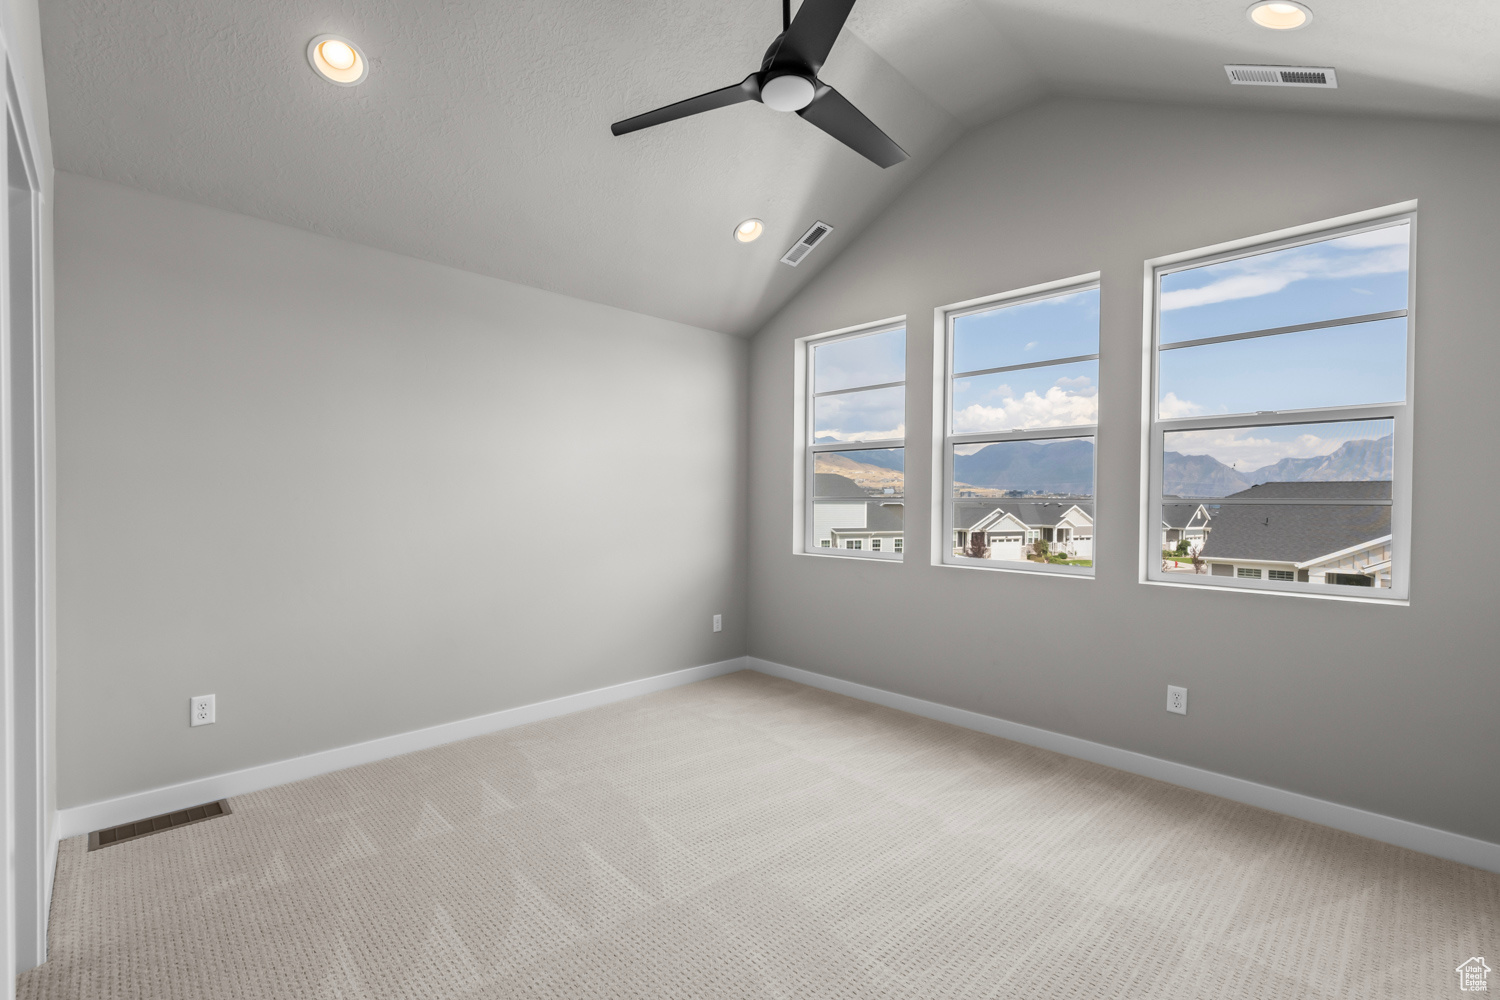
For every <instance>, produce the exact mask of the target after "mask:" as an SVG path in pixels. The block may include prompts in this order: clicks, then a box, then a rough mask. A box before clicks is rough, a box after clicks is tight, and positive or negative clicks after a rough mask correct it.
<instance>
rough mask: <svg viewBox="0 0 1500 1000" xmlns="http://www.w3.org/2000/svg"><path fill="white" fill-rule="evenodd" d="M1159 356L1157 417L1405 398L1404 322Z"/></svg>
mask: <svg viewBox="0 0 1500 1000" xmlns="http://www.w3.org/2000/svg"><path fill="white" fill-rule="evenodd" d="M1160 357H1161V368H1160V389H1161V399H1160V401H1159V404H1158V405H1159V407H1160V409H1159V412H1160V414H1161V416H1162V418H1163V419H1171V418H1173V417H1191V416H1200V415H1204V414H1215V413H1255V412H1258V411H1260V410H1292V409H1304V408H1310V407H1317V406H1353V405H1358V404H1361V403H1393V402H1400V401H1402V400H1404V399H1405V398H1406V320H1405V319H1389V320H1382V321H1380V322H1378V323H1360V324H1357V325H1354V326H1339V327H1334V328H1332V329H1327V330H1309V331H1307V332H1305V333H1285V334H1280V335H1278V336H1274V337H1256V338H1254V339H1253V340H1232V341H1229V342H1228V343H1222V344H1204V345H1202V346H1200V347H1184V348H1181V349H1179V350H1175V351H1162V352H1161V355H1160ZM1007 374H1010V373H1007ZM989 377H991V378H993V377H994V376H989ZM976 381H977V380H976Z"/></svg>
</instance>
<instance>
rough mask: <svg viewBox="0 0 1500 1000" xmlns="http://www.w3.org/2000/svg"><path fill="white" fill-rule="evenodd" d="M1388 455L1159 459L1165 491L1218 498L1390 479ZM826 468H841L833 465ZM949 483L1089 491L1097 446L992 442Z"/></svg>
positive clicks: (878, 463) (852, 455)
mask: <svg viewBox="0 0 1500 1000" xmlns="http://www.w3.org/2000/svg"><path fill="white" fill-rule="evenodd" d="M1392 454H1393V449H1392V437H1391V435H1389V434H1387V435H1386V436H1385V437H1382V438H1376V439H1374V440H1369V439H1366V440H1362V441H1345V442H1344V443H1343V444H1341V445H1339V447H1338V448H1336V449H1335V450H1334V451H1332V452H1330V453H1329V454H1327V455H1315V456H1313V457H1312V458H1283V459H1282V460H1281V461H1279V462H1276V463H1274V464H1271V465H1264V466H1261V467H1260V468H1258V469H1255V470H1252V471H1249V472H1241V471H1239V470H1237V469H1234V468H1231V467H1230V466H1227V465H1225V464H1224V463H1223V462H1221V461H1219V460H1218V459H1216V458H1214V457H1213V456H1212V455H1184V454H1182V453H1180V452H1175V451H1169V452H1167V453H1166V454H1165V455H1163V456H1162V457H1163V463H1162V473H1163V475H1162V479H1163V483H1162V492H1163V493H1166V494H1168V495H1172V496H1201V497H1222V496H1228V495H1229V494H1231V493H1238V492H1239V491H1240V490H1248V489H1249V488H1250V487H1252V486H1256V485H1258V484H1260V483H1298V482H1304V483H1305V482H1351V481H1366V480H1372V479H1390V478H1391V462H1392ZM840 457H841V458H842V459H844V460H845V461H846V462H847V461H848V460H851V459H852V460H854V461H856V462H857V463H859V464H861V465H863V466H874V467H876V468H879V469H893V470H898V471H899V470H901V469H902V466H903V463H904V460H905V455H904V454H903V452H902V451H901V450H900V449H889V450H881V451H858V452H845V453H843V455H842V456H840ZM851 467H852V464H851ZM826 471H830V472H832V471H838V470H835V469H833V468H832V467H830V468H828V469H827V470H826ZM871 471H874V470H871ZM953 478H954V479H955V480H956V481H957V482H959V483H964V484H968V485H971V486H981V487H987V488H990V489H997V490H1017V491H1019V492H1022V493H1092V492H1093V483H1094V443H1093V442H1092V441H1089V440H1087V439H1085V438H1074V439H1070V440H1066V441H1047V442H1038V441H1014V442H1009V441H1008V442H1004V443H1002V444H1000V445H989V446H987V447H984V448H981V449H979V450H978V451H976V452H975V453H974V454H972V455H955V456H954V458H953Z"/></svg>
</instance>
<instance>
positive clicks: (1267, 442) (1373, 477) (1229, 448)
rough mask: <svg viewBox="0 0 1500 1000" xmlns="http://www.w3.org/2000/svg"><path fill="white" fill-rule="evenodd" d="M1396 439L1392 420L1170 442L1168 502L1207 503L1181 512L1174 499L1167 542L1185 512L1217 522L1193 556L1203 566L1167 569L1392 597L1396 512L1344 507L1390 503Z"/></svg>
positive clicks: (1168, 508)
mask: <svg viewBox="0 0 1500 1000" xmlns="http://www.w3.org/2000/svg"><path fill="white" fill-rule="evenodd" d="M1393 430H1394V421H1392V420H1360V421H1345V422H1342V423H1328V424H1302V425H1283V426H1277V427H1254V428H1237V429H1226V430H1217V431H1183V432H1178V433H1172V434H1167V435H1165V439H1166V441H1165V454H1164V456H1163V469H1164V471H1165V483H1166V489H1167V492H1168V493H1169V494H1173V493H1175V494H1177V495H1178V496H1189V497H1192V496H1197V497H1202V498H1205V499H1204V502H1203V503H1201V504H1180V503H1174V502H1173V499H1174V498H1173V497H1171V496H1168V497H1167V500H1166V502H1165V503H1164V504H1163V505H1162V506H1163V510H1162V521H1163V532H1164V533H1166V532H1167V531H1169V530H1171V527H1172V526H1173V525H1174V524H1175V523H1176V520H1180V519H1181V517H1182V515H1183V513H1184V512H1185V511H1187V510H1193V511H1197V510H1198V509H1199V508H1200V507H1201V508H1202V509H1203V510H1204V511H1206V512H1207V514H1208V518H1209V520H1208V524H1207V525H1206V532H1205V535H1206V540H1205V541H1203V542H1202V544H1201V545H1199V544H1198V542H1197V540H1196V538H1195V540H1194V542H1193V543H1192V546H1191V547H1192V548H1194V549H1196V550H1197V551H1198V556H1199V558H1198V559H1197V560H1189V561H1177V560H1174V561H1172V563H1171V565H1169V566H1165V567H1164V568H1165V569H1166V570H1167V571H1168V572H1180V573H1190V574H1205V575H1210V576H1220V577H1233V578H1235V579H1255V580H1260V579H1266V580H1274V581H1278V582H1297V583H1312V584H1319V585H1328V586H1351V587H1390V585H1391V556H1392V548H1391V507H1390V505H1389V504H1381V503H1349V502H1344V503H1341V502H1340V501H1358V500H1363V501H1382V500H1389V499H1390V498H1391V472H1392V466H1393V457H1394V456H1393V454H1392V447H1391V441H1392V436H1391V435H1392V431H1393ZM1214 498H1221V499H1222V500H1223V501H1236V500H1237V501H1242V502H1239V503H1235V502H1215V499H1214ZM1247 500H1248V501H1255V502H1250V503H1246V502H1243V501H1247ZM1278 500H1283V501H1288V502H1286V503H1277V502H1276V501H1278ZM1312 501H1322V502H1312ZM1174 518H1175V519H1176V520H1174ZM1262 571H1264V572H1262Z"/></svg>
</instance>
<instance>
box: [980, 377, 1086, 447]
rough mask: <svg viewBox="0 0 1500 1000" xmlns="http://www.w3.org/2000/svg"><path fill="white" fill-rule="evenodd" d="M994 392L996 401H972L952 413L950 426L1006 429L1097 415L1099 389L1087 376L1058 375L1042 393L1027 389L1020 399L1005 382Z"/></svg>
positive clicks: (1063, 422) (1059, 424)
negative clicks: (1002, 390)
mask: <svg viewBox="0 0 1500 1000" xmlns="http://www.w3.org/2000/svg"><path fill="white" fill-rule="evenodd" d="M1000 388H1002V389H1004V390H1005V392H1004V394H1003V395H1000V394H999V393H998V391H995V392H991V393H988V394H987V395H988V396H998V399H999V401H998V404H997V405H993V406H987V405H984V404H982V403H974V404H972V405H970V406H966V407H964V408H963V409H961V410H959V411H958V412H957V413H955V414H954V415H953V429H954V430H955V431H957V432H958V433H960V434H963V433H969V432H972V431H998V430H1010V429H1013V428H1017V427H1070V426H1073V425H1075V424H1092V423H1096V422H1097V421H1098V419H1099V390H1098V388H1097V387H1095V386H1094V384H1093V382H1092V380H1091V379H1089V378H1087V377H1081V378H1062V379H1058V380H1057V383H1056V384H1054V385H1052V386H1051V387H1050V388H1048V389H1047V391H1046V392H1045V393H1042V394H1038V393H1036V392H1034V391H1033V392H1028V393H1026V394H1025V395H1024V396H1022V397H1021V398H1020V399H1017V398H1016V397H1015V394H1014V393H1013V392H1011V390H1010V387H1009V386H1001V387H1000Z"/></svg>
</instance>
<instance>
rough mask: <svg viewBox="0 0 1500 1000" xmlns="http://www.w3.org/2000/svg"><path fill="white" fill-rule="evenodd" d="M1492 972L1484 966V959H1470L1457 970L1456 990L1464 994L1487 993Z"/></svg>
mask: <svg viewBox="0 0 1500 1000" xmlns="http://www.w3.org/2000/svg"><path fill="white" fill-rule="evenodd" d="M1493 971H1494V970H1493V969H1491V968H1490V967H1489V966H1488V965H1485V964H1484V959H1483V958H1482V957H1481V958H1471V959H1469V960H1468V961H1467V962H1465V963H1464V964H1463V965H1460V966H1459V967H1458V969H1457V972H1458V988H1459V989H1461V990H1463V991H1464V992H1465V993H1488V992H1489V991H1490V973H1491V972H1493Z"/></svg>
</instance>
